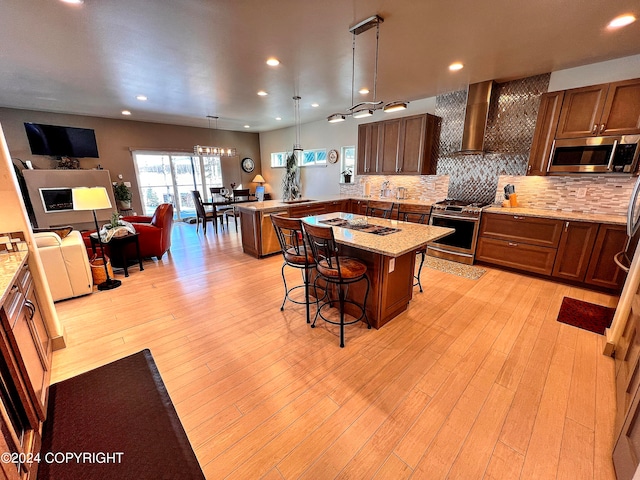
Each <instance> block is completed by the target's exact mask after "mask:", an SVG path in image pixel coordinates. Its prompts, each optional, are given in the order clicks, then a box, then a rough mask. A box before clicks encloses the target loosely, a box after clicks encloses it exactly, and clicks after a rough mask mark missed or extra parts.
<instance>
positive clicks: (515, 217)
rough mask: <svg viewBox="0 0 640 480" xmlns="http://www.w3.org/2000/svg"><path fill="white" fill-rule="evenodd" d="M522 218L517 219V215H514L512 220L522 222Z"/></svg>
mask: <svg viewBox="0 0 640 480" xmlns="http://www.w3.org/2000/svg"><path fill="white" fill-rule="evenodd" d="M523 218H524V217H519V216H518V215H514V216H513V219H514V220H522V219H523Z"/></svg>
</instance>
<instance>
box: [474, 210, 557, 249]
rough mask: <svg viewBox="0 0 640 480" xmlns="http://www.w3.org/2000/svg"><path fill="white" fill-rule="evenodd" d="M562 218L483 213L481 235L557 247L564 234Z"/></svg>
mask: <svg viewBox="0 0 640 480" xmlns="http://www.w3.org/2000/svg"><path fill="white" fill-rule="evenodd" d="M562 225H563V222H562V221H561V220H553V219H549V218H537V217H525V216H522V215H504V214H500V213H486V214H483V215H482V222H481V224H480V236H481V237H492V238H494V239H499V240H506V241H511V242H516V243H528V244H530V245H538V246H541V247H551V248H557V247H558V242H559V241H560V236H561V235H562Z"/></svg>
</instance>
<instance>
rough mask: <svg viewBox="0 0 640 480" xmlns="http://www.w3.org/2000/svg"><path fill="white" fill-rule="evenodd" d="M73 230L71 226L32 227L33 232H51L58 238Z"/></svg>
mask: <svg viewBox="0 0 640 480" xmlns="http://www.w3.org/2000/svg"><path fill="white" fill-rule="evenodd" d="M72 231H73V227H71V226H67V227H51V228H34V229H33V233H40V232H53V233H57V234H58V236H59V237H60V239H63V238H64V237H66V236H67V235H69V234H70V233H71V232H72Z"/></svg>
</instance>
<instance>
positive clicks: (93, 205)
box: [71, 187, 122, 290]
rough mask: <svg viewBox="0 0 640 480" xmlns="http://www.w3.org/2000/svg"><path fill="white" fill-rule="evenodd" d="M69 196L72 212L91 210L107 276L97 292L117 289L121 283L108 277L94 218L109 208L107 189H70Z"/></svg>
mask: <svg viewBox="0 0 640 480" xmlns="http://www.w3.org/2000/svg"><path fill="white" fill-rule="evenodd" d="M71 195H72V198H73V209H74V210H91V211H92V212H93V221H94V222H95V224H96V235H97V236H98V243H99V244H100V250H101V251H102V263H103V264H104V273H106V274H107V279H106V280H105V281H104V282H102V283H100V284H99V285H98V290H111V289H113V288H118V287H119V286H120V285H121V284H122V282H121V281H120V280H115V279H112V278H110V277H109V269H108V268H107V256H106V254H105V253H104V246H103V245H102V238H101V237H100V227H99V226H98V218H97V217H96V210H102V209H105V208H111V201H110V200H109V194H108V193H107V189H106V188H104V187H91V188H88V187H80V188H74V189H72V190H71Z"/></svg>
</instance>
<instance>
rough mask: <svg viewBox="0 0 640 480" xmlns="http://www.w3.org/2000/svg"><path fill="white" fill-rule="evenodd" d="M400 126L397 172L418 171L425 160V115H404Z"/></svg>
mask: <svg viewBox="0 0 640 480" xmlns="http://www.w3.org/2000/svg"><path fill="white" fill-rule="evenodd" d="M402 128H403V131H402V135H401V138H402V144H401V145H400V153H399V155H398V157H399V159H398V160H399V162H398V163H399V165H398V171H399V173H420V167H421V165H422V163H423V162H424V161H425V141H427V139H426V136H425V131H426V129H427V116H426V115H414V116H412V117H406V118H404V119H403V121H402Z"/></svg>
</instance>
